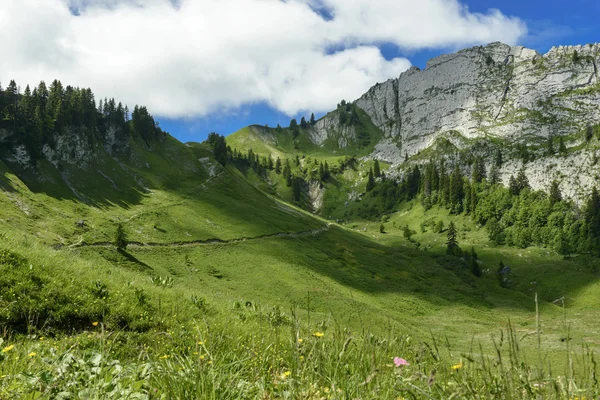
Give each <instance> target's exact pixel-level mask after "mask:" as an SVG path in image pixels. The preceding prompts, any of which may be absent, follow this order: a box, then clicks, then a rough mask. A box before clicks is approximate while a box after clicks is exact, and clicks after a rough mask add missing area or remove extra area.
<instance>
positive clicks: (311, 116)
mask: <svg viewBox="0 0 600 400" xmlns="http://www.w3.org/2000/svg"><path fill="white" fill-rule="evenodd" d="M316 123H317V121H316V120H315V113H311V114H310V124H311V125H314V124H316Z"/></svg>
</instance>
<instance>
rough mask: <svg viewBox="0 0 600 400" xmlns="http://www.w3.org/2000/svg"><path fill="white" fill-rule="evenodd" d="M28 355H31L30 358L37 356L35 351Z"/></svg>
mask: <svg viewBox="0 0 600 400" xmlns="http://www.w3.org/2000/svg"><path fill="white" fill-rule="evenodd" d="M28 355H29V357H35V356H37V353H36V352H35V351H32V352H31V353H29V354H28Z"/></svg>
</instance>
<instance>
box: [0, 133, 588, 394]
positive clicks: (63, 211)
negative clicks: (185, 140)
mask: <svg viewBox="0 0 600 400" xmlns="http://www.w3.org/2000/svg"><path fill="white" fill-rule="evenodd" d="M132 146H133V148H132V151H133V152H134V154H135V155H136V157H137V160H138V161H136V163H135V164H124V165H125V166H122V165H120V164H116V163H113V161H111V159H110V158H106V159H104V161H102V162H103V163H105V164H106V163H108V164H110V167H111V168H105V167H106V165H105V166H102V165H98V168H99V169H101V170H104V171H113V172H110V174H111V175H110V176H109V178H110V179H107V178H106V177H100V176H98V177H97V178H98V179H88V178H87V177H86V171H78V170H77V169H75V168H73V169H72V170H71V171H70V174H69V175H68V176H70V177H71V180H70V185H71V186H73V187H74V188H75V189H76V193H79V194H80V196H85V197H84V198H83V200H82V199H79V198H77V197H76V196H75V197H74V195H73V193H75V192H73V191H72V190H70V189H69V188H68V187H60V186H58V185H47V186H44V185H42V184H41V183H39V182H37V183H36V179H37V178H36V177H35V176H33V175H28V174H31V172H27V171H25V172H22V171H18V170H17V169H16V167H15V166H10V165H7V164H3V163H0V172H1V173H2V175H1V177H0V185H1V187H2V195H1V196H0V206H1V207H2V214H1V216H0V232H1V236H0V338H1V344H0V399H4V398H7V399H12V398H25V399H37V398H52V399H54V398H63V399H74V398H82V399H96V398H98V399H110V398H114V399H121V398H151V399H172V398H211V399H223V398H230V399H239V398H248V399H254V398H299V399H323V398H325V399H328V398H332V399H357V398H360V399H381V398H384V399H386V398H391V399H396V398H417V399H421V398H434V399H446V398H507V399H510V398H533V399H537V398H579V399H581V398H587V399H589V398H596V397H597V396H598V395H599V394H600V393H598V389H597V387H598V384H597V380H596V376H597V367H596V359H595V356H594V351H596V350H597V348H598V345H599V344H600V342H599V341H598V338H597V332H598V329H600V326H599V322H598V321H600V319H599V318H598V312H597V308H596V302H595V299H597V295H598V293H600V287H599V285H598V282H597V271H598V270H597V268H596V267H597V264H598V263H597V261H596V260H595V259H591V258H586V257H584V256H580V257H573V258H570V259H568V260H565V259H562V258H561V257H558V256H557V255H556V254H554V253H551V252H549V251H547V250H546V249H539V248H530V249H527V250H518V249H508V248H493V247H490V245H489V243H488V241H487V239H486V237H485V234H484V233H483V231H482V230H481V229H480V228H478V227H477V226H475V225H474V224H473V223H472V222H471V221H469V220H468V219H467V218H465V217H456V218H455V217H448V215H447V211H445V210H441V209H437V208H433V209H431V210H429V211H428V212H425V211H423V209H422V207H420V206H419V205H418V203H416V202H413V203H411V204H407V205H406V207H405V208H402V209H401V210H400V211H399V212H398V213H395V214H393V215H391V216H390V219H389V221H387V222H386V223H385V233H381V232H380V230H379V229H380V223H379V222H378V223H373V222H367V221H360V220H353V221H351V222H348V223H347V224H346V226H340V225H337V224H334V223H332V222H328V221H324V220H322V219H319V218H316V217H314V216H312V215H310V214H309V213H306V212H304V211H302V210H300V209H299V208H297V207H295V206H292V205H289V204H286V203H284V202H282V201H278V200H276V199H274V198H273V197H271V196H267V195H265V193H263V192H262V191H260V190H258V189H256V188H255V187H253V186H252V185H251V184H249V183H248V181H247V177H245V176H244V175H243V174H242V173H240V171H238V170H237V169H236V168H234V167H233V166H227V167H225V168H223V167H221V166H219V165H217V164H216V163H215V161H214V159H213V158H212V155H211V153H210V151H208V150H207V149H206V147H205V146H203V145H194V144H191V145H188V146H184V145H182V144H180V143H178V142H176V141H174V140H171V139H167V141H166V142H165V143H163V145H162V146H161V147H160V148H156V149H154V150H153V151H147V150H146V149H145V148H144V147H143V146H138V145H137V144H136V143H133V145H132ZM113 164H114V165H113ZM118 168H121V169H118ZM43 171H46V172H47V171H51V169H48V170H43ZM115 171H116V172H115ZM363 172H364V171H363ZM47 173H48V174H49V172H47ZM348 173H349V174H352V176H349V180H355V178H356V177H357V176H358V173H359V171H353V172H348ZM54 178H56V179H57V180H58V177H54ZM54 178H53V177H52V176H46V177H44V179H54ZM350 178H351V179H350ZM107 182H108V183H107ZM280 183H281V182H280ZM36 185H38V186H36ZM280 186H283V185H280ZM50 187H51V188H54V190H58V189H60V190H62V192H61V193H56V192H50V191H49V189H48V188H50ZM344 190H346V188H345V187H344V185H341V186H340V189H339V191H340V193H341V192H343V191H344ZM276 194H277V193H276ZM442 214H443V215H442ZM452 218H454V219H455V223H456V224H457V226H458V227H459V232H460V237H459V242H460V244H461V246H466V247H469V246H474V247H475V248H476V250H477V253H478V254H479V258H480V259H481V262H482V268H483V270H484V271H487V272H485V273H484V274H483V276H482V277H481V278H476V277H474V276H473V275H472V274H471V273H470V271H469V270H467V269H465V267H464V263H463V262H462V261H460V259H458V258H455V257H450V256H447V255H445V254H444V240H445V239H444V234H443V233H434V232H433V230H432V229H431V228H430V227H426V229H425V230H424V231H423V230H421V228H420V225H421V223H422V222H423V221H426V220H438V219H444V220H445V221H446V222H448V220H449V219H452ZM80 219H81V220H84V221H85V223H84V224H83V226H79V225H78V224H76V222H78V220H80ZM117 223H122V224H123V225H124V227H125V229H126V231H127V234H128V236H129V241H130V246H128V248H126V249H122V250H117V249H115V248H114V246H112V245H111V242H112V240H113V238H114V231H115V227H116V224H117ZM404 225H409V227H410V228H411V229H413V230H414V231H415V232H416V233H415V234H414V236H413V237H412V238H411V240H408V239H407V238H405V237H404V236H403V230H402V228H401V227H402V226H404ZM428 226H429V225H428ZM500 260H503V261H504V262H505V263H507V264H508V265H510V266H511V268H512V270H513V275H512V276H511V283H512V284H511V286H510V287H508V288H504V287H500V286H499V285H498V282H497V278H496V276H495V273H494V272H493V271H495V269H496V266H497V264H498V262H499V261H500ZM594 268H596V269H594ZM565 276H568V277H569V279H564V277H565ZM536 293H537V294H538V297H539V303H538V304H536V302H535V300H534V298H535V294H536ZM561 297H562V299H563V302H562V303H556V302H555V300H557V299H560V298H561ZM509 321H510V322H509ZM397 364H398V365H397ZM405 364H406V365H405Z"/></svg>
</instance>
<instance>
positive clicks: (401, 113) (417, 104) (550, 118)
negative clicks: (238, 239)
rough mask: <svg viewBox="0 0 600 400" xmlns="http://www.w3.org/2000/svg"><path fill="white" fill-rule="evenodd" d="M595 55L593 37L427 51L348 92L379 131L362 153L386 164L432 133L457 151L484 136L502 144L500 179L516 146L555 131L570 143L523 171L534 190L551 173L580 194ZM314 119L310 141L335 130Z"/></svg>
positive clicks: (598, 50) (593, 175)
mask: <svg viewBox="0 0 600 400" xmlns="http://www.w3.org/2000/svg"><path fill="white" fill-rule="evenodd" d="M599 64H600V45H598V44H593V45H585V46H559V47H553V48H552V49H551V50H550V51H549V52H548V53H546V54H544V55H541V54H539V53H538V52H536V51H534V50H531V49H527V48H524V47H521V46H514V47H511V46H508V45H505V44H502V43H492V44H489V45H487V46H478V47H473V48H470V49H465V50H462V51H459V52H457V53H454V54H445V55H441V56H439V57H436V58H434V59H432V60H430V61H429V62H428V63H427V66H426V68H425V69H424V70H422V71H421V70H419V69H418V68H416V67H412V68H410V69H409V70H407V71H405V72H404V73H402V74H401V75H400V76H399V77H398V78H397V79H390V80H388V81H386V82H383V83H379V84H377V85H375V86H373V87H372V88H371V89H370V90H369V91H368V92H367V93H365V94H364V95H363V96H362V97H360V98H359V99H358V100H356V102H355V103H356V105H358V106H359V107H360V108H362V109H363V110H364V111H365V112H366V113H367V114H368V115H369V116H370V118H371V120H372V121H373V123H374V124H375V125H376V126H377V127H378V128H379V129H380V130H381V131H382V132H383V134H384V138H383V139H382V140H381V141H380V142H379V143H378V144H377V145H376V146H375V149H374V152H373V153H372V154H371V156H370V157H369V158H374V159H379V160H382V161H386V162H389V163H391V164H392V166H393V167H394V166H400V165H402V164H403V163H404V161H405V158H406V156H408V157H411V156H414V155H416V154H419V153H420V152H422V151H424V150H426V149H436V148H437V146H436V145H437V143H438V142H439V140H440V139H441V138H444V139H446V140H447V142H449V143H451V144H452V145H454V146H455V148H458V149H459V150H461V149H466V148H469V146H472V145H473V144H474V143H476V142H478V141H485V142H488V143H494V144H495V146H496V147H499V148H501V149H503V153H504V152H506V154H505V157H506V158H505V159H506V162H505V165H504V167H503V169H502V171H501V175H502V178H503V180H504V182H505V183H508V179H509V177H510V175H511V174H516V172H517V170H518V169H519V168H520V167H521V164H522V163H521V162H520V161H519V160H517V159H516V156H515V154H514V146H515V145H517V144H526V145H528V146H538V148H539V147H540V146H543V144H544V143H545V141H547V139H548V137H550V136H553V137H561V136H562V137H564V141H565V144H566V145H567V147H569V148H573V147H578V148H579V150H577V151H571V152H569V155H568V156H563V157H547V156H545V155H544V154H543V152H540V151H538V152H537V155H536V158H535V160H534V161H532V162H529V163H528V164H527V165H526V166H525V167H526V172H527V175H528V176H529V180H530V183H531V186H532V187H533V188H534V189H547V188H548V187H549V185H550V182H551V181H552V180H553V179H558V180H559V182H561V189H562V190H563V194H564V195H566V196H568V197H571V198H574V199H581V198H582V196H585V195H586V194H587V193H589V191H590V187H591V186H593V185H595V184H597V183H598V176H597V175H598V174H597V167H595V165H596V164H595V162H596V160H597V159H598V155H597V154H596V152H597V151H596V150H595V149H590V148H589V147H586V146H581V145H582V141H581V137H582V132H585V131H586V130H587V129H589V127H590V126H594V125H598V124H600V81H599V77H598V66H599ZM315 128H316V129H315V130H316V131H317V132H318V134H317V133H316V134H315V135H314V136H313V137H312V138H313V141H314V142H315V143H319V144H321V143H323V142H324V141H325V140H326V139H327V138H328V137H331V135H333V134H334V132H336V131H337V130H338V129H339V127H338V126H337V125H336V121H335V120H332V119H328V118H323V119H322V120H320V121H318V123H317V125H316V127H315ZM594 140H596V139H594ZM592 147H594V146H592ZM596 147H598V146H596ZM436 151H437V150H436ZM437 154H438V155H442V156H446V157H450V158H452V156H451V155H450V154H446V155H444V154H440V153H439V152H437ZM479 155H483V156H486V157H491V154H479ZM424 161H425V160H423V159H422V157H421V159H420V160H419V161H417V162H420V163H422V162H424ZM488 169H489V166H488ZM392 174H393V172H392ZM397 174H398V175H401V174H402V171H398V172H397Z"/></svg>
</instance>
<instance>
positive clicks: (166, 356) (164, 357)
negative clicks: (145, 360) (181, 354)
mask: <svg viewBox="0 0 600 400" xmlns="http://www.w3.org/2000/svg"><path fill="white" fill-rule="evenodd" d="M167 358H169V356H168V355H166V354H165V355H164V356H162V357H161V358H160V359H161V360H166V359H167Z"/></svg>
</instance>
